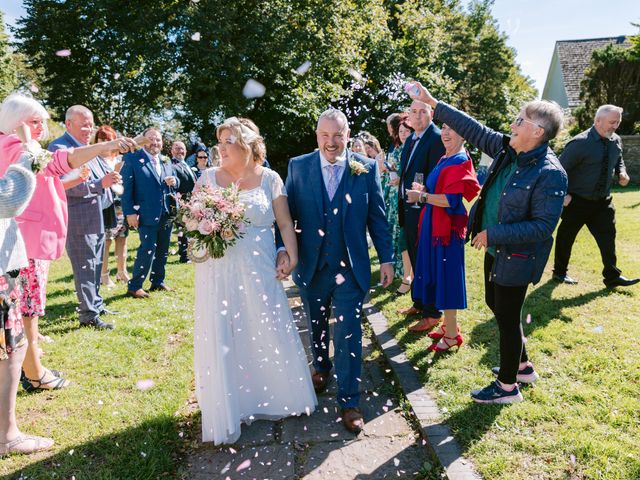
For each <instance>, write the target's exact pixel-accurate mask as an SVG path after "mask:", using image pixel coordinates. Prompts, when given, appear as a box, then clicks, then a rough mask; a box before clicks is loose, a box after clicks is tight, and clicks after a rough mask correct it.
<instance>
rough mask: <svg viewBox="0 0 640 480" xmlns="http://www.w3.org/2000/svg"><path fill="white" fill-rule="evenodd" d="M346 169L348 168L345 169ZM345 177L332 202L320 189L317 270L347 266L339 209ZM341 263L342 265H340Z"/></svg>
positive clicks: (347, 258)
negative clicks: (321, 209) (321, 226)
mask: <svg viewBox="0 0 640 480" xmlns="http://www.w3.org/2000/svg"><path fill="white" fill-rule="evenodd" d="M347 168H348V167H347ZM346 178H347V176H346V175H342V180H341V181H340V183H339V184H338V189H337V190H336V193H335V195H334V196H333V199H332V200H329V194H328V193H327V189H326V188H323V189H322V193H323V195H322V200H323V201H322V203H323V205H324V229H323V232H324V236H323V237H322V247H320V258H319V259H318V270H322V269H323V268H324V267H325V266H326V265H328V266H329V268H331V270H340V268H342V266H345V265H349V252H348V251H347V245H346V244H345V242H344V230H343V228H342V215H341V214H340V213H341V212H340V208H341V207H342V200H343V198H344V183H345V181H346ZM340 262H342V265H340Z"/></svg>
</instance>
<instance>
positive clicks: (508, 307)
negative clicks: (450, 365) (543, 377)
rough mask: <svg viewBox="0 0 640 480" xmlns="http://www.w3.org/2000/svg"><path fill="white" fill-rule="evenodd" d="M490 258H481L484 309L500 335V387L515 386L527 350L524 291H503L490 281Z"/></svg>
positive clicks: (487, 255)
mask: <svg viewBox="0 0 640 480" xmlns="http://www.w3.org/2000/svg"><path fill="white" fill-rule="evenodd" d="M493 261H494V257H493V255H491V254H489V253H485V255H484V296H485V302H486V303H487V306H488V307H489V308H490V309H491V311H492V312H493V315H494V316H495V317H496V322H498V331H499V332H500V374H499V375H498V380H500V381H501V382H502V383H506V384H509V385H510V384H513V383H516V376H517V374H518V369H519V368H520V362H526V361H527V360H528V359H529V357H528V356H527V349H526V347H525V345H524V332H523V331H522V322H521V317H522V306H523V305H524V299H525V296H526V294H527V287H528V285H525V286H523V287H506V286H504V285H498V284H497V283H496V282H493V281H491V280H490V278H491V269H492V268H493Z"/></svg>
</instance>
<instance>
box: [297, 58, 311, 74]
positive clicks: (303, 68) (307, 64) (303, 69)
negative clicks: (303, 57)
mask: <svg viewBox="0 0 640 480" xmlns="http://www.w3.org/2000/svg"><path fill="white" fill-rule="evenodd" d="M310 68H311V62H310V61H309V60H307V61H306V62H304V63H303V64H302V65H300V66H299V67H298V68H296V73H297V74H298V75H304V74H305V73H307V71H308V70H309V69H310Z"/></svg>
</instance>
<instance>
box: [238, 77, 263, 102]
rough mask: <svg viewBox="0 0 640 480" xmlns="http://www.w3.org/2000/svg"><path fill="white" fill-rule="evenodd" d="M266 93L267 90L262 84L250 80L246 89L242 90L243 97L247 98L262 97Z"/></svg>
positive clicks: (246, 84) (245, 86)
mask: <svg viewBox="0 0 640 480" xmlns="http://www.w3.org/2000/svg"><path fill="white" fill-rule="evenodd" d="M265 92H266V88H265V87H264V85H262V84H261V83H260V82H258V81H256V80H254V79H253V78H250V79H249V80H247V83H245V85H244V88H243V89H242V95H244V96H245V97H246V98H258V97H262V96H263V95H264V93H265Z"/></svg>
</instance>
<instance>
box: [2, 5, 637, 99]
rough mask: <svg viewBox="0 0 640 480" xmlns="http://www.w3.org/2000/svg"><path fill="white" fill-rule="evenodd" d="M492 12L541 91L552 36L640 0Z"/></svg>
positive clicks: (597, 22) (608, 20)
mask: <svg viewBox="0 0 640 480" xmlns="http://www.w3.org/2000/svg"><path fill="white" fill-rule="evenodd" d="M468 1H469V0H463V2H464V3H468ZM0 9H1V10H2V11H4V13H5V20H6V21H7V22H8V23H10V24H13V22H14V21H15V19H16V18H17V17H19V16H21V15H22V14H23V13H24V10H23V8H22V2H21V0H2V6H1V7H0ZM493 15H494V17H496V19H497V20H498V23H499V25H500V28H501V30H502V31H504V32H505V33H506V34H507V35H508V37H509V40H508V42H507V43H508V45H509V46H511V47H514V48H515V49H516V51H517V54H518V56H517V60H518V63H519V64H520V66H521V68H522V71H523V72H524V73H525V74H526V75H528V76H529V77H531V78H532V79H533V80H534V82H535V85H536V88H537V89H538V90H539V91H542V88H543V87H544V81H545V79H546V77H547V70H548V69H549V63H550V62H551V55H552V54H553V46H554V45H555V42H556V41H557V40H572V39H580V38H600V37H616V36H618V35H632V34H636V33H638V29H637V28H636V27H633V26H632V25H631V22H634V23H640V1H639V0H609V1H608V2H603V1H602V0H597V1H596V0H582V1H578V0H495V3H494V6H493Z"/></svg>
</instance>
